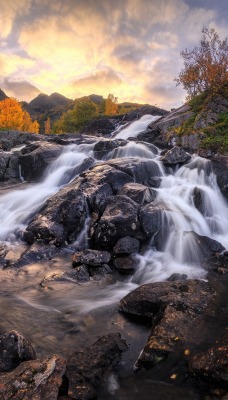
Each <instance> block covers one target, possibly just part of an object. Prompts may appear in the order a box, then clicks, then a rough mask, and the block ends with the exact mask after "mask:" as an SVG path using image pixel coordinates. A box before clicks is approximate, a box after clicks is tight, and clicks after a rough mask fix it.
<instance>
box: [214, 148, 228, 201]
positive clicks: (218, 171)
mask: <svg viewBox="0 0 228 400" xmlns="http://www.w3.org/2000/svg"><path fill="white" fill-rule="evenodd" d="M211 165H212V171H213V172H214V173H215V175H216V178H217V183H218V186H219V188H220V190H221V192H222V194H223V196H224V197H225V198H226V199H227V200H228V156H222V155H219V154H218V155H216V156H214V157H213V158H212V160H211Z"/></svg>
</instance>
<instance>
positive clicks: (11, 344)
mask: <svg viewBox="0 0 228 400" xmlns="http://www.w3.org/2000/svg"><path fill="white" fill-rule="evenodd" d="M35 358H36V353H35V350H34V348H33V346H32V344H31V343H30V341H29V340H27V339H25V338H24V336H22V335H21V334H20V333H18V332H17V331H10V332H7V333H4V334H3V335H1V336H0V372H7V371H11V370H12V369H14V368H16V367H17V366H18V365H19V364H20V363H22V362H24V361H28V360H34V359H35Z"/></svg>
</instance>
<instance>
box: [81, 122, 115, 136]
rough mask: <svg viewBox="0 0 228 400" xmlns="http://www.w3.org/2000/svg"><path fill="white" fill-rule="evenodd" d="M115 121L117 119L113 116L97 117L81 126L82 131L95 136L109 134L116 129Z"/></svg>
mask: <svg viewBox="0 0 228 400" xmlns="http://www.w3.org/2000/svg"><path fill="white" fill-rule="evenodd" d="M117 123H118V120H117V119H115V118H108V117H102V118H97V119H94V120H92V121H90V122H88V123H87V124H86V126H85V127H84V128H83V132H85V133H87V134H92V135H97V136H110V135H111V133H112V132H114V130H115V129H116V126H117Z"/></svg>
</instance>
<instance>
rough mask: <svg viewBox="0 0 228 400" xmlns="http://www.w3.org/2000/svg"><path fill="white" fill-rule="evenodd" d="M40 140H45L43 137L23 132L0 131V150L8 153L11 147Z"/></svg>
mask: <svg viewBox="0 0 228 400" xmlns="http://www.w3.org/2000/svg"><path fill="white" fill-rule="evenodd" d="M40 140H45V136H41V135H37V134H34V133H27V132H23V131H12V130H10V131H8V130H6V131H0V148H2V150H4V151H9V150H11V149H12V148H13V147H17V146H21V145H25V144H28V143H29V142H36V141H40Z"/></svg>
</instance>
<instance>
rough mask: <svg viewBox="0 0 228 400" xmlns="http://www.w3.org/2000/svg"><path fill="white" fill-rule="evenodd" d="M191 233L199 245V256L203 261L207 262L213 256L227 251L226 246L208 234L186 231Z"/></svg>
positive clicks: (188, 233)
mask: <svg viewBox="0 0 228 400" xmlns="http://www.w3.org/2000/svg"><path fill="white" fill-rule="evenodd" d="M186 234H187V235H190V236H191V237H192V238H193V240H194V242H195V243H196V245H197V247H198V249H197V250H198V258H199V260H200V261H201V262H204V263H205V262H207V261H209V260H210V258H211V257H213V256H215V255H217V256H218V255H219V254H221V253H223V252H224V251H225V247H223V245H222V244H221V243H219V242H217V240H213V239H211V238H209V237H207V236H201V235H198V234H197V233H195V232H186Z"/></svg>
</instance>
